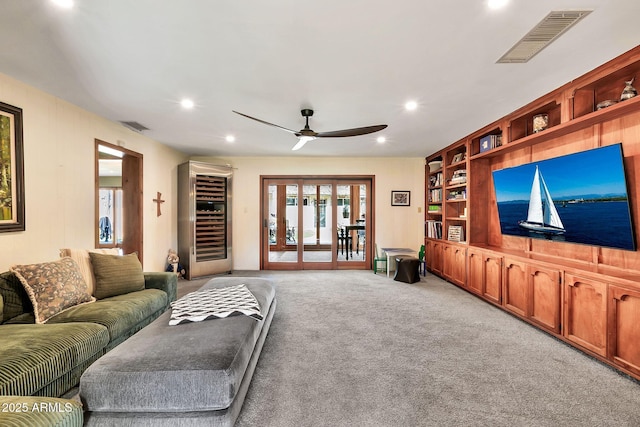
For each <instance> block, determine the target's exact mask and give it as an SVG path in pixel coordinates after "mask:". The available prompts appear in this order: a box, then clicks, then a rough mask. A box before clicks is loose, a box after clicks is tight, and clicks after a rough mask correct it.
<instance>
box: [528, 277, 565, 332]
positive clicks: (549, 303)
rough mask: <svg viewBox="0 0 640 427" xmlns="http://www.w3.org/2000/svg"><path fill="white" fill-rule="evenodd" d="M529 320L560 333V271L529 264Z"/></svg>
mask: <svg viewBox="0 0 640 427" xmlns="http://www.w3.org/2000/svg"><path fill="white" fill-rule="evenodd" d="M529 280H530V289H531V297H530V300H531V305H530V306H529V313H530V314H531V320H532V321H533V322H535V323H537V324H538V325H540V326H541V327H543V328H546V329H549V330H550V331H552V332H555V333H560V298H561V287H560V272H559V271H558V270H553V269H545V268H538V267H535V266H533V265H529Z"/></svg>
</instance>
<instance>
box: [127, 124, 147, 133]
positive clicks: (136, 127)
mask: <svg viewBox="0 0 640 427" xmlns="http://www.w3.org/2000/svg"><path fill="white" fill-rule="evenodd" d="M120 123H122V124H123V125H125V126H126V127H128V128H129V129H131V130H135V131H136V132H142V131H144V130H149V128H148V127H146V126H143V125H141V124H140V123H138V122H120Z"/></svg>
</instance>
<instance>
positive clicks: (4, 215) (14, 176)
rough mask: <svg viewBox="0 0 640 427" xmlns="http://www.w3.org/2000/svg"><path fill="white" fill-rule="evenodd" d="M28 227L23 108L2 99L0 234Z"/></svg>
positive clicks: (0, 126) (0, 106)
mask: <svg viewBox="0 0 640 427" xmlns="http://www.w3.org/2000/svg"><path fill="white" fill-rule="evenodd" d="M24 229H25V223H24V150H23V145H22V109H21V108H18V107H14V106H12V105H9V104H5V103H3V102H0V233H8V232H14V231H24Z"/></svg>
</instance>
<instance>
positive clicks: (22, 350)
mask: <svg viewBox="0 0 640 427" xmlns="http://www.w3.org/2000/svg"><path fill="white" fill-rule="evenodd" d="M176 291H177V277H176V275H175V274H173V273H144V289H143V290H137V291H133V292H128V293H124V294H121V295H116V296H110V297H107V298H102V299H98V300H96V301H95V302H90V303H85V304H79V305H76V306H73V307H71V308H67V309H66V310H64V311H62V312H60V313H58V314H56V315H54V316H53V317H51V318H49V319H48V320H47V321H46V322H45V323H36V322H35V318H34V313H33V311H34V310H33V306H32V303H31V301H30V298H29V296H28V294H27V293H26V291H25V289H24V287H23V285H22V283H21V282H20V280H19V279H18V277H17V276H16V275H15V274H14V273H13V272H4V273H1V274H0V343H1V345H0V361H1V362H0V402H2V401H3V399H5V400H6V399H8V396H48V397H61V396H62V397H64V396H65V395H67V394H68V393H69V392H70V391H72V390H73V389H74V388H75V387H77V386H78V384H79V381H80V376H81V375H82V373H83V372H84V371H85V369H86V368H87V367H89V365H91V364H92V363H93V362H94V361H96V360H97V359H98V358H99V357H101V356H102V355H104V354H105V353H106V352H107V351H109V350H111V349H112V348H114V347H115V346H117V345H118V344H120V343H121V342H123V341H125V340H126V339H127V338H129V337H130V336H131V335H133V334H135V333H136V332H137V331H139V330H140V329H142V328H143V327H144V326H146V325H148V324H149V323H151V322H152V321H153V320H155V319H156V318H157V317H158V316H160V315H161V314H162V313H163V312H164V311H165V310H167V308H168V307H169V304H170V303H171V302H172V301H174V300H175V299H176ZM1 419H2V414H1V413H0V424H2V422H1Z"/></svg>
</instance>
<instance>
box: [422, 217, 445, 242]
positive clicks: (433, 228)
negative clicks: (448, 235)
mask: <svg viewBox="0 0 640 427" xmlns="http://www.w3.org/2000/svg"><path fill="white" fill-rule="evenodd" d="M425 223H426V225H427V237H428V238H430V239H442V221H435V220H427V221H426V222H425Z"/></svg>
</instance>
